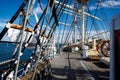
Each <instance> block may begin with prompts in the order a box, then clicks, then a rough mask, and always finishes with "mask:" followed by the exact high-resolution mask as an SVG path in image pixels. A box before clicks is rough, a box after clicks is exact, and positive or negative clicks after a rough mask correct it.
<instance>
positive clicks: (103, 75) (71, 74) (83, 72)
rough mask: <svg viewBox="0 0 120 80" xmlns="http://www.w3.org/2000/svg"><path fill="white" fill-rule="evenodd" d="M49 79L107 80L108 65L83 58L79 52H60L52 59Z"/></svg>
mask: <svg viewBox="0 0 120 80" xmlns="http://www.w3.org/2000/svg"><path fill="white" fill-rule="evenodd" d="M50 80H109V67H107V66H105V65H103V64H102V63H101V62H100V61H86V60H83V59H82V56H81V55H80V54H79V53H71V52H62V53H61V54H59V55H56V56H55V59H54V60H53V61H52V78H51V79H50Z"/></svg>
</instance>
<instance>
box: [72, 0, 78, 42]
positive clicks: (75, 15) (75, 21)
mask: <svg viewBox="0 0 120 80" xmlns="http://www.w3.org/2000/svg"><path fill="white" fill-rule="evenodd" d="M74 8H76V0H74ZM76 24H77V13H76V11H74V37H73V38H74V42H73V43H76Z"/></svg>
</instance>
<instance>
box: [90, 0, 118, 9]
mask: <svg viewBox="0 0 120 80" xmlns="http://www.w3.org/2000/svg"><path fill="white" fill-rule="evenodd" d="M96 5H98V3H96V4H95V6H90V7H89V9H90V10H95V9H100V8H103V7H104V8H110V7H115V8H118V7H119V6H120V1H114V0H109V1H105V2H102V3H99V5H100V6H99V7H98V8H97V7H96Z"/></svg>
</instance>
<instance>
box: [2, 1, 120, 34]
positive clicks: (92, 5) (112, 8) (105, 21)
mask: <svg viewBox="0 0 120 80" xmlns="http://www.w3.org/2000/svg"><path fill="white" fill-rule="evenodd" d="M23 1H24V0H0V31H1V30H2V29H3V28H4V27H5V24H6V22H7V21H9V20H10V19H11V17H12V16H13V15H14V13H15V12H16V11H17V9H18V8H19V6H20V5H21V4H22V2H23ZM47 1H48V0H41V2H42V6H43V8H44V7H45V5H46V2H47ZM101 1H102V2H101V3H100V4H99V6H98V3H97V0H90V2H89V3H87V5H88V6H89V10H88V7H87V6H86V10H85V11H86V12H88V13H91V14H92V15H96V16H97V17H99V18H101V19H102V22H100V21H97V20H95V23H96V25H98V26H97V27H99V28H100V30H103V27H101V26H102V25H104V26H107V27H105V29H106V30H108V29H109V28H110V20H111V18H112V17H113V16H115V15H116V14H119V13H120V0H101ZM68 4H69V5H70V6H73V0H69V2H68ZM97 6H98V7H97ZM34 12H36V13H37V15H38V16H39V15H41V13H42V11H41V10H40V8H39V5H38V3H37V2H36V4H35V6H34ZM48 12H49V11H48ZM95 12H97V13H95ZM66 16H67V15H66V14H63V17H62V18H61V19H60V22H65V20H66V19H65V18H66ZM72 18H73V17H72V16H70V15H69V17H68V19H67V23H68V24H70V23H71V22H72ZM86 19H88V20H89V23H87V24H86V25H88V27H91V26H92V21H93V20H92V19H90V17H87V16H86ZM69 20H70V21H69ZM16 22H17V21H16ZM78 25H80V22H79V24H78ZM61 27H62V28H61ZM60 29H61V30H62V29H64V25H60V26H59V27H58V28H57V30H58V31H57V32H59V30H60ZM66 30H67V29H66ZM92 31H93V32H94V31H95V29H94V28H93V29H92ZM66 32H67V31H66Z"/></svg>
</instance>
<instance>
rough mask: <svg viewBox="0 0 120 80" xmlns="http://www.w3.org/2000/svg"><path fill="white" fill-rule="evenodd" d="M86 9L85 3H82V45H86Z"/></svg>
mask: <svg viewBox="0 0 120 80" xmlns="http://www.w3.org/2000/svg"><path fill="white" fill-rule="evenodd" d="M84 9H85V6H84V3H82V10H81V11H82V14H81V15H82V47H83V46H84V43H85V36H84V35H85V34H84V33H85V25H84V22H85V20H84Z"/></svg>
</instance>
